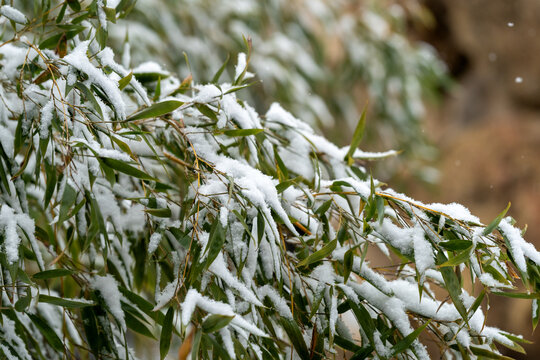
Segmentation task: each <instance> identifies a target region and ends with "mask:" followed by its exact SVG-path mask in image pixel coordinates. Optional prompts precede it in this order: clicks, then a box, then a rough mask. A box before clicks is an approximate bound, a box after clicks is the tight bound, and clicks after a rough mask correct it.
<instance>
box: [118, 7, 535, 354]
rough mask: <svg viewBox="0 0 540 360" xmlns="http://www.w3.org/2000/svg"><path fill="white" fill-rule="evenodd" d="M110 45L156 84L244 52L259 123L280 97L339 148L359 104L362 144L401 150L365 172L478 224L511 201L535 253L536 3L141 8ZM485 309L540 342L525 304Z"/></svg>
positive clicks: (230, 72) (203, 75) (500, 301)
mask: <svg viewBox="0 0 540 360" xmlns="http://www.w3.org/2000/svg"><path fill="white" fill-rule="evenodd" d="M128 34H129V42H130V43H131V44H137V46H136V47H135V46H132V47H131V48H129V46H127V45H125V44H126V40H127V38H128ZM247 37H250V38H251V44H252V48H251V49H248V47H247V45H246V42H245V41H244V38H247ZM110 40H111V42H112V44H111V45H112V46H114V47H115V48H117V49H118V48H122V46H123V44H124V56H123V58H122V62H123V63H124V65H125V66H128V67H134V68H135V70H134V71H135V73H137V66H139V65H143V66H141V67H140V68H139V69H149V68H150V69H154V70H153V74H148V75H149V76H150V77H149V78H151V79H153V80H154V81H155V80H156V76H159V77H160V78H165V77H166V76H167V70H165V69H168V70H169V71H174V72H176V73H178V74H179V75H180V76H181V77H183V78H185V79H186V81H187V82H189V81H193V82H197V83H204V82H208V81H211V80H212V78H213V76H214V74H215V73H216V71H217V70H218V69H219V68H220V67H221V66H222V64H223V63H224V62H226V59H227V58H228V56H230V59H229V60H228V63H227V65H226V66H225V68H226V71H225V72H224V73H223V76H222V80H223V81H233V80H234V78H233V77H234V74H235V71H234V65H235V64H236V60H237V54H238V53H240V52H246V53H248V55H249V56H248V57H249V63H250V71H252V72H253V73H254V74H255V77H254V80H255V81H256V82H255V83H254V85H253V86H251V87H250V88H249V89H247V90H242V93H241V95H240V97H241V98H244V99H248V100H249V102H250V104H253V105H254V106H255V108H256V110H257V111H258V112H259V113H260V114H264V113H265V112H266V110H267V109H268V107H269V105H270V104H271V103H272V102H274V101H278V102H280V103H281V104H282V106H283V107H284V108H286V109H287V110H289V111H290V112H291V113H293V114H294V115H295V116H296V117H298V118H301V119H303V120H305V121H307V122H309V123H310V124H311V125H312V126H313V127H315V128H316V129H318V130H319V131H322V132H324V133H325V134H326V135H327V136H328V137H329V138H331V139H332V140H333V141H334V142H336V143H337V144H339V145H341V146H343V145H346V144H348V143H349V141H350V138H351V136H352V131H353V130H354V127H355V126H356V122H357V121H358V119H359V116H360V113H361V112H362V110H363V109H364V108H365V107H366V106H367V109H368V125H367V129H366V131H367V133H366V136H365V138H364V141H363V143H362V146H361V147H362V149H363V150H365V151H384V150H389V149H399V150H402V151H403V152H402V153H401V155H400V156H398V157H397V158H391V159H385V160H383V161H380V162H377V163H366V164H364V165H366V166H368V167H370V168H371V169H372V171H373V174H374V176H375V177H377V178H379V179H381V180H383V181H385V182H387V183H388V184H389V185H390V186H391V187H393V188H395V189H397V190H401V191H403V192H406V193H407V194H408V195H410V196H411V197H413V198H416V199H418V200H421V201H423V202H426V203H431V202H458V203H462V204H464V205H465V206H467V207H468V208H469V209H470V210H471V211H472V213H474V214H476V215H478V216H479V217H480V218H481V219H482V221H483V222H484V223H489V222H491V220H492V219H493V218H495V217H496V216H497V215H498V214H499V213H500V212H501V211H502V210H503V209H504V208H505V207H506V205H507V204H508V202H509V201H511V202H512V207H511V209H510V211H509V214H510V215H511V216H513V217H514V218H515V219H516V220H517V225H518V226H519V227H520V228H524V227H525V226H527V225H528V229H527V232H526V235H525V238H526V239H527V240H528V241H530V242H532V243H534V244H535V245H536V247H537V248H540V239H539V237H540V164H539V163H538V154H539V151H540V1H539V0H333V1H330V0H309V1H308V0H268V1H255V0H236V1H230V2H229V1H218V0H179V1H178V0H139V1H138V3H137V6H136V7H135V9H134V11H133V13H132V14H130V16H129V17H128V18H127V19H126V20H122V21H119V22H118V24H116V25H115V26H114V27H113V28H112V29H111V30H110ZM152 58H154V59H155V58H159V59H163V61H164V63H161V64H150V65H149V64H143V63H144V62H145V61H146V60H147V59H152ZM140 71H143V70H140ZM144 71H147V70H144ZM156 74H157V75H156ZM152 76H153V77H152ZM191 77H192V78H193V80H191ZM489 300H490V302H489V306H490V307H491V309H490V312H489V313H488V317H487V322H488V324H490V325H493V326H498V327H500V328H504V329H505V330H508V331H510V332H514V333H517V334H523V335H524V337H525V338H526V339H529V340H532V341H535V340H536V339H540V337H539V335H538V333H536V334H534V333H532V325H531V303H530V300H519V301H512V300H511V299H507V298H495V297H494V296H492V297H490V299H489ZM487 305H488V304H487V303H485V304H484V309H485V308H486V306H487ZM525 348H526V349H527V351H528V354H527V355H526V356H524V355H521V354H518V353H515V352H510V350H506V349H501V351H503V352H504V353H505V354H508V355H511V356H512V357H515V358H523V359H525V358H529V359H534V358H540V340H539V341H537V343H536V344H532V345H526V346H525Z"/></svg>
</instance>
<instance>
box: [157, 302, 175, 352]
mask: <svg viewBox="0 0 540 360" xmlns="http://www.w3.org/2000/svg"><path fill="white" fill-rule="evenodd" d="M173 317H174V309H173V308H172V307H170V308H169V310H167V314H166V315H165V320H164V321H163V326H162V328H161V337H160V338H159V354H160V357H161V360H163V359H164V358H165V356H167V353H168V352H169V347H170V346H171V337H172V330H173Z"/></svg>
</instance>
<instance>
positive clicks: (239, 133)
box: [223, 129, 264, 137]
mask: <svg viewBox="0 0 540 360" xmlns="http://www.w3.org/2000/svg"><path fill="white" fill-rule="evenodd" d="M263 131H264V129H234V130H224V131H223V134H225V135H227V136H231V137H235V136H250V135H256V134H259V133H261V132H263Z"/></svg>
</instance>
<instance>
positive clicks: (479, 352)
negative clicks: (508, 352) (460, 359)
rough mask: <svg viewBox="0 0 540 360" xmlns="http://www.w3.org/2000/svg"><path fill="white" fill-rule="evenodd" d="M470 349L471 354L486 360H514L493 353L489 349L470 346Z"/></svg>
mask: <svg viewBox="0 0 540 360" xmlns="http://www.w3.org/2000/svg"><path fill="white" fill-rule="evenodd" d="M469 349H471V352H472V353H473V354H474V355H477V356H480V357H482V358H486V359H497V360H512V358H511V357H508V356H504V355H500V354H496V353H494V352H493V351H489V350H488V349H484V348H481V347H477V346H470V347H469Z"/></svg>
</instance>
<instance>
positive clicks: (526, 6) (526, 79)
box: [428, 0, 540, 107]
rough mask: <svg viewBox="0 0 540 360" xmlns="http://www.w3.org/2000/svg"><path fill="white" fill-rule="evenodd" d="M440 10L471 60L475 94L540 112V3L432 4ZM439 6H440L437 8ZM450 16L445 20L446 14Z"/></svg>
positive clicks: (456, 0)
mask: <svg viewBox="0 0 540 360" xmlns="http://www.w3.org/2000/svg"><path fill="white" fill-rule="evenodd" d="M428 3H432V4H434V5H435V6H438V8H439V11H441V9H442V12H443V13H442V14H437V15H438V16H444V17H446V19H445V21H446V23H447V25H448V28H449V29H450V32H451V38H452V40H453V42H454V44H455V45H456V46H457V47H458V49H456V50H459V51H460V52H462V53H464V54H465V56H467V57H468V59H469V61H470V64H471V72H470V74H471V75H474V77H476V78H477V80H478V81H479V84H478V87H479V88H477V89H475V90H479V91H482V92H487V93H488V94H486V95H487V96H488V97H489V96H497V95H502V96H503V97H508V99H509V100H510V101H511V102H512V103H513V104H516V105H524V106H528V107H529V106H530V107H538V106H540V66H539V61H540V1H538V0H511V1H509V0H429V1H428ZM437 3H438V4H437ZM444 12H446V14H444Z"/></svg>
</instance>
